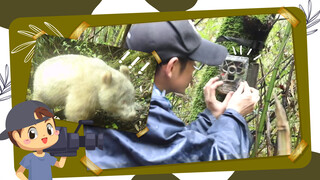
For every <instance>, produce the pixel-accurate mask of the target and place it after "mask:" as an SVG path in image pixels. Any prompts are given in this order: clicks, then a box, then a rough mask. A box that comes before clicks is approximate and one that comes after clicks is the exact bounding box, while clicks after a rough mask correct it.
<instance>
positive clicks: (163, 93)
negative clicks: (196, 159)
mask: <svg viewBox="0 0 320 180" xmlns="http://www.w3.org/2000/svg"><path fill="white" fill-rule="evenodd" d="M153 89H154V93H156V94H157V95H159V96H162V97H166V90H163V91H162V92H161V91H160V89H159V88H158V87H157V86H156V84H153Z"/></svg>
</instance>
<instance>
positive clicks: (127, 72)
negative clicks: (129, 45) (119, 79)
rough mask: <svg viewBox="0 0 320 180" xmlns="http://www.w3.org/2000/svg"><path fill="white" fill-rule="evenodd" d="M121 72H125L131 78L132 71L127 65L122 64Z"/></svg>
mask: <svg viewBox="0 0 320 180" xmlns="http://www.w3.org/2000/svg"><path fill="white" fill-rule="evenodd" d="M120 72H121V73H122V74H124V75H125V76H126V77H127V78H128V79H130V72H129V68H128V67H127V66H123V65H122V66H120Z"/></svg>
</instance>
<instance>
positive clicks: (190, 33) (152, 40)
mask: <svg viewBox="0 0 320 180" xmlns="http://www.w3.org/2000/svg"><path fill="white" fill-rule="evenodd" d="M126 46H127V47H128V48H129V49H133V50H137V51H143V52H148V53H150V52H152V51H154V50H155V51H156V52H157V53H158V55H159V56H160V58H161V60H162V61H163V62H165V61H168V60H169V59H170V58H172V57H180V58H187V59H190V60H194V61H199V62H201V63H203V64H207V65H211V66H212V65H215V66H216V65H221V64H222V62H223V61H224V60H225V58H226V56H227V55H228V50H227V48H225V47H224V46H221V45H218V44H215V43H213V42H211V41H208V40H206V39H203V38H201V37H200V35H199V33H198V32H197V31H196V29H195V27H194V26H193V25H192V24H191V22H190V21H187V20H183V21H167V22H155V23H142V24H134V25H132V26H131V28H130V30H129V33H128V35H127V38H126Z"/></svg>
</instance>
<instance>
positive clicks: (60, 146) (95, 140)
mask: <svg viewBox="0 0 320 180" xmlns="http://www.w3.org/2000/svg"><path fill="white" fill-rule="evenodd" d="M78 123H79V124H78V127H77V129H76V130H75V132H74V133H67V128H66V127H56V129H57V130H59V131H60V134H59V140H58V142H57V143H56V144H54V145H53V146H51V147H50V148H48V149H45V150H44V151H45V152H49V153H50V154H51V155H52V156H67V157H70V156H77V151H78V149H79V148H80V147H85V148H86V150H94V149H95V148H96V147H98V148H99V149H101V150H102V149H103V134H102V133H99V134H98V135H97V134H94V133H90V134H86V135H85V136H79V134H78V131H79V129H80V127H81V125H92V124H93V121H92V120H80V121H79V122H78Z"/></svg>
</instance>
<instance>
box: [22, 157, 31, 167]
mask: <svg viewBox="0 0 320 180" xmlns="http://www.w3.org/2000/svg"><path fill="white" fill-rule="evenodd" d="M31 155H32V154H28V155H26V156H24V157H23V159H22V160H21V162H20V165H21V166H23V167H24V168H26V169H29V168H30V165H31Z"/></svg>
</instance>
